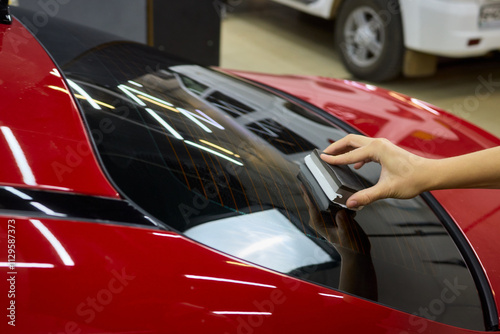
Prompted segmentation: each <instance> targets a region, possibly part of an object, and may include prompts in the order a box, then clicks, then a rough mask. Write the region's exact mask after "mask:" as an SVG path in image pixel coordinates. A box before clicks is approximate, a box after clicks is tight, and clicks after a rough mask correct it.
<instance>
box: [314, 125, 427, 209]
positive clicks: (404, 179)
mask: <svg viewBox="0 0 500 334" xmlns="http://www.w3.org/2000/svg"><path fill="white" fill-rule="evenodd" d="M324 153H326V154H322V155H321V158H322V159H323V160H324V161H326V162H328V163H330V164H332V165H347V164H355V165H354V168H355V169H359V168H361V167H362V166H363V165H364V164H366V163H368V162H372V161H373V162H377V163H380V165H381V166H382V171H381V174H380V178H379V180H378V183H377V184H376V185H374V186H373V187H370V188H367V189H364V190H361V191H358V192H357V193H355V194H354V195H352V196H351V197H350V198H349V199H348V200H347V206H348V207H349V208H356V207H359V206H363V205H367V204H370V203H372V202H374V201H376V200H379V199H382V198H401V199H406V198H412V197H415V196H417V195H418V194H420V193H421V192H423V191H426V190H427V189H428V188H429V185H430V182H431V181H432V168H429V167H430V166H427V165H428V162H429V160H428V159H425V158H422V157H419V156H417V155H414V154H412V153H410V152H408V151H405V150H404V149H402V148H399V147H397V146H396V145H394V144H392V143H391V142H390V141H389V140H387V139H374V138H368V137H364V136H359V135H348V136H346V137H344V138H342V139H341V140H339V141H337V142H335V143H333V144H331V145H330V146H329V147H328V148H327V149H326V150H324Z"/></svg>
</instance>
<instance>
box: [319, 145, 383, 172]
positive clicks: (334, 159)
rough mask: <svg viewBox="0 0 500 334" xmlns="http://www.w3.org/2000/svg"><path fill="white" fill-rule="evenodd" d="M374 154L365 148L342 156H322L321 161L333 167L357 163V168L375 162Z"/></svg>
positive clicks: (368, 148) (367, 147)
mask: <svg viewBox="0 0 500 334" xmlns="http://www.w3.org/2000/svg"><path fill="white" fill-rule="evenodd" d="M373 153H374V152H373V150H372V149H370V147H369V146H363V147H359V148H356V149H354V150H352V151H349V152H347V153H344V154H340V155H327V154H322V155H321V159H323V160H324V161H326V162H328V163H329V164H332V165H349V164H353V163H356V165H357V167H361V166H362V165H363V164H364V163H366V162H368V161H372V160H373Z"/></svg>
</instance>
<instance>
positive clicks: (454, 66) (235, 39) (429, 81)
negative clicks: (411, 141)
mask: <svg viewBox="0 0 500 334" xmlns="http://www.w3.org/2000/svg"><path fill="white" fill-rule="evenodd" d="M232 3H233V4H234V5H233V6H232V7H231V6H230V7H229V8H228V12H227V14H226V16H225V18H224V19H223V23H222V37H221V44H222V45H221V66H222V67H225V68H230V69H238V70H247V71H256V72H267V73H275V74H303V75H320V76H328V77H335V78H349V79H353V78H352V77H351V75H350V74H349V73H348V72H347V71H346V70H345V69H344V68H343V66H342V64H341V63H340V60H339V57H338V55H337V54H336V52H335V50H334V45H333V23H332V22H331V21H326V20H322V19H318V18H315V17H311V16H308V15H305V14H302V13H299V12H297V11H295V10H293V9H290V8H287V7H284V6H281V5H279V4H276V3H272V2H270V1H267V0H246V1H244V0H240V1H233V2H232ZM485 82H486V83H487V82H490V84H489V85H485ZM378 86H381V87H384V88H387V89H390V90H394V91H397V92H400V93H403V94H407V95H410V96H412V97H415V98H418V99H420V100H424V101H427V102H430V103H432V104H434V105H436V106H438V107H441V108H443V109H445V110H447V111H449V112H451V113H454V114H456V115H458V116H460V117H462V118H465V119H467V120H468V121H469V122H471V123H474V124H476V125H478V126H480V127H482V128H483V129H485V130H487V131H489V132H491V133H493V134H495V135H497V136H499V137H500V57H498V56H496V57H490V58H476V59H460V60H449V59H448V60H444V61H441V62H440V64H439V67H438V72H437V73H436V75H434V76H432V77H429V78H423V79H408V78H400V79H398V80H396V81H392V82H389V83H384V84H378ZM481 86H484V87H483V88H478V87H481ZM486 86H487V87H486ZM478 89H479V90H478ZM478 92H479V94H478ZM487 93H489V95H488V94H487Z"/></svg>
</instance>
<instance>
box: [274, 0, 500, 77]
mask: <svg viewBox="0 0 500 334" xmlns="http://www.w3.org/2000/svg"><path fill="white" fill-rule="evenodd" d="M273 1H275V2H279V3H281V4H284V5H287V6H290V7H293V8H296V9H298V10H301V11H303V12H306V13H309V14H312V15H315V16H319V17H322V18H325V19H333V18H335V19H336V20H335V37H336V44H337V47H338V50H339V52H340V54H341V57H342V61H343V62H344V65H345V66H346V67H347V69H348V70H349V71H350V72H351V73H352V74H354V75H355V76H357V77H358V78H360V79H367V80H373V81H383V80H389V79H392V78H394V77H396V76H398V75H399V74H400V73H401V72H403V73H404V74H405V75H407V76H423V75H429V74H432V73H434V71H435V68H436V56H445V57H474V56H482V55H485V54H487V53H489V52H491V51H495V50H500V0H273Z"/></svg>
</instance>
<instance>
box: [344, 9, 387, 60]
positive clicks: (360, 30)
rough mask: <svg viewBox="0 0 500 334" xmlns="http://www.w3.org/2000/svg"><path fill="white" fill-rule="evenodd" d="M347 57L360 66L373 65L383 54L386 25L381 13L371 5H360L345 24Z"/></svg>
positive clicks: (345, 50)
mask: <svg viewBox="0 0 500 334" xmlns="http://www.w3.org/2000/svg"><path fill="white" fill-rule="evenodd" d="M344 37H345V45H344V46H343V50H344V52H345V53H346V56H347V59H348V60H349V61H351V62H352V63H354V64H355V65H357V66H359V67H368V66H371V65H373V64H374V63H375V62H376V61H377V60H378V59H379V58H380V56H381V54H382V50H383V47H384V43H385V27H384V23H383V22H382V19H381V17H380V15H378V14H377V13H376V12H375V11H374V10H373V9H372V8H370V7H367V6H365V7H359V8H357V9H356V10H354V11H353V12H352V13H351V14H350V15H349V17H348V18H347V20H346V23H345V26H344Z"/></svg>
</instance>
